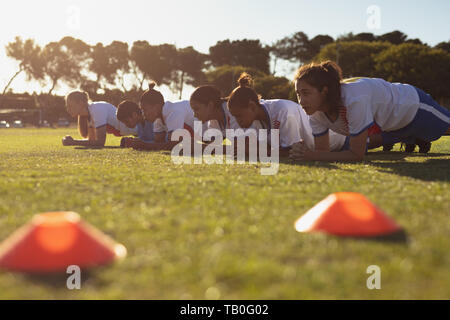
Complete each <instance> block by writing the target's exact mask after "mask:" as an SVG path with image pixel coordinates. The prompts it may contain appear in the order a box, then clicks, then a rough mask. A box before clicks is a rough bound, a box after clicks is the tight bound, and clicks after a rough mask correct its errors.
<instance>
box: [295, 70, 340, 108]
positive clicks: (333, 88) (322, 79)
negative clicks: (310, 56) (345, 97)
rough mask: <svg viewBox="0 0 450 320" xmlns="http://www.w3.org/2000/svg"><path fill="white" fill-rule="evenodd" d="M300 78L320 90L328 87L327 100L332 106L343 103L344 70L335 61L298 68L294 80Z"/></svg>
mask: <svg viewBox="0 0 450 320" xmlns="http://www.w3.org/2000/svg"><path fill="white" fill-rule="evenodd" d="M298 80H303V81H306V82H307V83H308V84H309V85H311V86H313V87H315V88H317V89H318V90H320V91H321V90H322V89H323V88H324V87H328V95H327V101H328V103H330V105H331V106H338V105H339V104H340V103H342V99H341V81H342V70H341V68H340V67H339V66H338V65H337V64H336V63H335V62H333V61H325V62H322V63H314V62H313V63H310V64H306V65H304V66H302V67H300V69H298V71H297V74H296V75H295V78H294V82H296V81H298Z"/></svg>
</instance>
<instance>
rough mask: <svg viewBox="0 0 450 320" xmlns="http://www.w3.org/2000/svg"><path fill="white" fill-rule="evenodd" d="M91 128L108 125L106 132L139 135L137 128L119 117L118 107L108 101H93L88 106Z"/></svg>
mask: <svg viewBox="0 0 450 320" xmlns="http://www.w3.org/2000/svg"><path fill="white" fill-rule="evenodd" d="M88 110H89V116H90V119H89V125H90V127H91V128H95V129H98V128H101V127H104V126H106V132H107V133H112V134H114V135H116V136H127V135H137V128H133V129H130V128H128V127H127V126H126V125H125V124H124V123H122V122H120V121H119V120H118V119H117V116H116V112H117V109H116V107H115V106H113V105H112V104H110V103H107V102H93V103H92V104H91V105H89V106H88Z"/></svg>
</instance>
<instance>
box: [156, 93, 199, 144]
mask: <svg viewBox="0 0 450 320" xmlns="http://www.w3.org/2000/svg"><path fill="white" fill-rule="evenodd" d="M162 115H163V118H164V122H163V121H162V120H161V119H157V120H156V121H155V122H154V123H153V130H154V132H158V133H160V132H167V133H171V132H173V131H175V130H177V129H186V130H188V131H189V132H190V133H191V135H192V136H193V135H194V112H193V111H192V109H191V105H190V104H189V101H188V100H183V101H177V102H169V101H167V102H166V103H165V104H164V106H163V109H162Z"/></svg>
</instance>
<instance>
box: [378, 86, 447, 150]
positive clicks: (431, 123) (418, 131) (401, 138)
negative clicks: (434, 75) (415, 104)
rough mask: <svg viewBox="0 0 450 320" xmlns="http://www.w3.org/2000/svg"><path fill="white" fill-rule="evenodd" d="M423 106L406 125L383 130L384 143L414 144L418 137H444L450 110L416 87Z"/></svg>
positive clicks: (421, 138)
mask: <svg viewBox="0 0 450 320" xmlns="http://www.w3.org/2000/svg"><path fill="white" fill-rule="evenodd" d="M416 90H417V93H418V95H419V99H420V103H421V106H420V107H419V110H418V111H417V113H416V116H415V117H414V119H413V120H412V121H411V123H409V124H408V125H407V126H406V127H404V128H402V129H399V130H395V131H383V132H382V133H381V136H382V137H383V144H384V145H388V144H395V143H398V142H405V143H408V144H414V143H415V141H416V139H420V140H423V141H427V142H431V141H434V140H437V139H439V138H440V137H442V136H443V135H444V134H445V133H446V132H447V130H448V128H449V127H450V111H449V110H447V109H446V108H444V107H442V106H440V105H439V104H438V103H437V102H436V101H434V100H433V98H432V97H431V96H430V95H429V94H427V93H425V92H424V91H422V90H420V89H419V88H416Z"/></svg>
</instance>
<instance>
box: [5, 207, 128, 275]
mask: <svg viewBox="0 0 450 320" xmlns="http://www.w3.org/2000/svg"><path fill="white" fill-rule="evenodd" d="M125 256H126V249H125V247H124V246H123V245H120V244H117V243H115V242H114V241H113V240H112V239H110V238H109V237H108V236H106V235H105V234H103V233H102V232H100V231H98V230H97V229H95V228H94V227H92V226H90V225H88V224H86V223H84V222H82V221H81V219H80V216H79V215H78V214H77V213H75V212H49V213H44V214H39V215H36V216H35V217H34V218H33V219H32V221H31V222H30V223H28V224H27V225H25V226H23V227H22V228H20V229H19V230H17V231H16V232H14V233H13V234H12V235H11V236H10V237H9V238H7V239H6V240H5V241H3V242H2V243H1V244H0V268H4V269H8V270H12V271H20V272H57V271H66V269H67V267H68V266H70V265H77V266H79V267H80V268H87V267H93V266H98V265H104V264H107V263H109V262H112V261H113V260H115V259H117V258H123V257H125Z"/></svg>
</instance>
